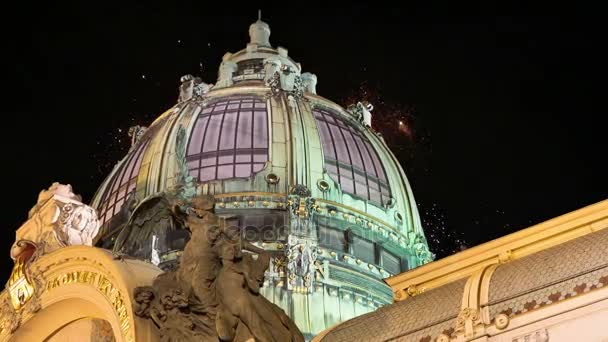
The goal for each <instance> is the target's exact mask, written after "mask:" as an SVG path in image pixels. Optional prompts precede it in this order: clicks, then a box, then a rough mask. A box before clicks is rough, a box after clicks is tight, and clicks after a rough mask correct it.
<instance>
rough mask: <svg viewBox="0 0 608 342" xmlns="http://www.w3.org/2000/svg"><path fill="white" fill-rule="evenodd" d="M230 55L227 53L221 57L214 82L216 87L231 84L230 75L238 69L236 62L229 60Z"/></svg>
mask: <svg viewBox="0 0 608 342" xmlns="http://www.w3.org/2000/svg"><path fill="white" fill-rule="evenodd" d="M230 56H232V55H231V54H230V53H227V54H225V55H224V57H223V58H222V63H221V64H220V70H219V75H218V78H217V83H216V84H215V86H216V87H217V88H225V87H230V86H231V85H232V76H233V75H234V73H235V72H236V70H237V69H238V66H237V64H236V62H234V61H231V60H230Z"/></svg>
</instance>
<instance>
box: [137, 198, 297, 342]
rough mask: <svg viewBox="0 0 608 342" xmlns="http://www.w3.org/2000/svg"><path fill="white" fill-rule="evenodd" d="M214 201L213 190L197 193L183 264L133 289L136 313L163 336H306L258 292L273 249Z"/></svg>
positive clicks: (293, 338)
mask: <svg viewBox="0 0 608 342" xmlns="http://www.w3.org/2000/svg"><path fill="white" fill-rule="evenodd" d="M213 207H214V199H213V197H212V196H205V197H196V198H194V199H193V203H192V205H191V206H190V207H189V208H188V210H187V212H188V217H187V221H186V222H187V226H188V228H189V229H190V231H191V240H190V241H189V242H188V244H187V245H186V248H185V249H184V254H183V257H182V260H181V264H180V266H179V268H178V269H177V270H175V271H170V272H166V273H163V274H161V275H160V276H158V277H157V278H156V279H155V281H154V284H153V285H152V286H151V287H139V288H136V289H135V292H134V297H135V301H136V304H135V307H134V311H135V313H136V314H137V315H138V316H140V317H144V318H149V319H151V320H152V321H153V322H154V323H155V324H156V326H158V328H159V330H160V338H161V341H198V340H218V339H221V340H228V341H230V340H233V341H245V340H249V339H252V340H259V341H298V342H299V341H304V338H303V336H302V334H301V333H300V332H299V330H298V329H297V327H296V326H295V324H294V323H293V322H292V321H291V320H290V319H289V318H288V317H287V315H286V314H285V313H284V312H283V311H282V310H281V309H280V308H279V307H278V306H276V305H274V304H272V303H271V302H269V301H268V300H267V299H265V298H264V297H263V296H262V295H261V294H260V293H259V290H260V287H261V285H262V284H263V281H264V272H265V270H266V268H267V267H268V265H269V261H270V254H269V252H266V251H264V250H263V249H260V248H257V247H255V246H253V245H252V244H250V243H249V242H247V241H244V240H241V238H240V234H239V232H238V228H236V227H232V226H230V225H228V224H227V222H226V221H225V220H222V219H220V218H219V217H218V216H216V215H214V214H213V213H212V212H211V210H212V209H213ZM243 250H244V251H243Z"/></svg>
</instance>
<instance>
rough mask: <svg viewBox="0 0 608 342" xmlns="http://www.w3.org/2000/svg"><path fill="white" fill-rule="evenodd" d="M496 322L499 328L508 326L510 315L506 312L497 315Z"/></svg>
mask: <svg viewBox="0 0 608 342" xmlns="http://www.w3.org/2000/svg"><path fill="white" fill-rule="evenodd" d="M494 324H495V325H496V328H497V329H499V330H502V329H504V328H506V327H507V326H508V325H509V316H507V315H505V314H500V315H498V316H496V318H494Z"/></svg>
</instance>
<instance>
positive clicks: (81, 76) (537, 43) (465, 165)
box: [0, 1, 608, 281]
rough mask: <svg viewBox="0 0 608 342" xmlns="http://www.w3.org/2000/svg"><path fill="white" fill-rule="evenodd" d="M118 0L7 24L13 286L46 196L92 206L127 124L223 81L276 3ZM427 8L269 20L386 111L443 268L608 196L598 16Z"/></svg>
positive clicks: (338, 90) (328, 85)
mask: <svg viewBox="0 0 608 342" xmlns="http://www.w3.org/2000/svg"><path fill="white" fill-rule="evenodd" d="M104 3H105V2H94V5H95V7H93V6H92V5H91V4H93V3H91V4H89V3H87V4H72V5H70V6H68V5H66V4H63V5H56V4H50V3H47V4H44V5H35V6H34V5H32V4H30V3H28V4H26V5H29V6H30V7H29V8H27V9H25V8H23V9H15V10H11V11H5V14H10V15H9V17H12V18H13V19H15V21H16V22H18V23H19V24H18V25H14V26H11V25H8V27H7V28H6V29H3V31H4V35H6V36H7V38H6V39H4V42H3V46H4V47H5V48H6V47H8V48H7V49H5V51H4V53H3V55H4V56H3V57H4V58H8V61H7V62H4V63H3V64H4V66H5V68H6V72H5V73H4V75H3V77H2V79H3V83H4V84H5V87H7V88H8V91H5V92H4V94H3V97H4V96H6V98H5V99H4V101H3V106H2V107H3V109H2V111H3V115H2V117H3V127H4V134H2V146H3V147H4V152H5V157H4V163H3V165H4V167H3V168H2V170H3V177H4V180H5V184H8V189H7V190H8V191H6V192H5V201H4V203H6V204H4V208H3V214H2V218H1V226H2V227H3V229H2V232H3V233H2V234H3V235H2V238H1V239H0V251H3V253H4V257H2V258H0V260H2V261H0V266H1V268H0V280H2V281H4V280H5V279H6V278H7V277H8V274H9V272H10V268H11V267H12V262H11V260H10V258H9V248H10V245H11V244H12V243H13V241H14V231H15V230H16V229H17V228H18V227H19V226H20V225H21V224H22V223H23V222H24V221H25V220H26V218H27V213H28V210H29V209H30V208H31V207H32V206H33V205H34V204H35V203H36V198H37V196H38V193H39V191H40V190H42V189H45V188H47V187H48V186H50V185H51V183H52V182H54V181H59V182H61V183H69V184H72V186H73V187H74V189H75V191H76V192H77V193H79V194H81V195H82V196H83V198H84V199H85V201H87V202H88V201H89V200H90V199H91V197H92V196H93V194H94V192H95V190H96V188H97V186H98V185H99V184H101V182H102V180H103V179H104V177H105V175H107V174H108V173H109V171H110V170H111V168H112V167H113V165H114V163H115V162H116V161H118V160H119V159H120V158H122V157H123V156H124V154H125V152H126V151H127V149H128V147H129V138H128V137H127V131H128V128H129V127H130V126H133V125H136V124H141V125H148V124H149V123H150V122H151V121H152V120H153V119H154V118H155V117H156V116H158V115H159V114H160V113H162V112H163V111H165V110H166V109H167V108H169V107H171V106H172V105H173V104H174V103H175V102H176V99H177V94H178V85H179V77H180V76H182V75H184V74H187V73H191V74H195V75H199V76H202V78H203V80H204V81H205V82H208V83H215V80H216V76H217V67H218V66H219V63H220V61H221V57H222V55H223V54H224V53H225V52H227V51H230V52H236V51H238V50H240V49H242V48H244V47H245V45H246V43H247V41H248V34H247V30H248V27H249V25H250V24H251V23H252V22H253V21H254V20H255V19H256V18H257V8H258V7H257V6H262V5H258V4H253V5H251V6H242V5H238V6H237V5H235V4H231V5H230V6H228V7H226V8H212V7H210V6H209V2H207V1H196V2H193V3H192V4H186V3H185V2H183V1H180V2H179V4H173V3H172V2H167V1H165V2H164V3H163V6H158V7H153V6H148V5H146V6H144V5H140V6H137V5H129V4H125V3H122V4H121V5H120V7H118V6H117V7H111V6H110V5H104ZM252 3H253V2H252ZM421 3H425V2H421ZM88 6H91V7H88ZM428 6H429V5H428V4H425V5H419V4H413V3H411V4H410V5H407V6H406V7H403V8H389V7H387V6H379V7H366V6H363V5H361V6H359V5H357V6H354V5H352V4H351V5H348V7H337V6H336V7H335V8H327V7H321V6H317V4H314V3H304V2H298V3H294V7H293V8H291V6H288V5H278V6H272V7H271V6H262V10H263V12H262V17H263V20H264V21H266V22H268V23H269V24H270V27H271V30H272V35H271V37H270V40H271V43H272V44H273V45H274V46H275V47H276V46H278V45H280V46H284V47H286V48H287V49H288V50H289V55H290V56H292V57H293V58H294V59H295V60H296V61H298V62H300V63H301V64H302V67H303V70H304V71H308V72H313V73H315V74H317V76H318V80H319V81H318V86H317V90H318V93H319V94H320V95H322V96H324V97H327V98H329V99H332V100H334V101H336V102H338V103H340V104H342V105H348V104H349V102H350V101H351V100H352V99H354V98H366V99H369V100H370V101H371V102H372V103H373V104H374V105H375V109H374V112H373V113H374V120H375V121H374V126H375V128H376V129H378V130H379V131H381V132H382V133H383V135H384V136H385V138H386V141H387V143H388V144H389V146H390V147H391V148H392V149H393V151H394V152H395V154H396V155H397V157H398V158H399V160H400V161H401V163H402V165H403V167H404V169H405V171H406V173H407V175H408V178H409V181H410V183H411V185H412V187H413V190H414V195H415V197H416V199H417V201H418V204H419V209H420V213H421V216H422V218H423V221H424V223H425V231H426V234H427V238H428V240H429V243H430V246H431V249H432V250H433V251H434V252H435V253H437V255H438V257H444V256H447V255H449V254H451V253H453V252H455V251H457V250H460V249H463V248H467V247H472V246H475V245H477V244H480V243H482V242H485V241H489V240H491V239H494V238H497V237H500V236H503V235H506V234H508V233H511V232H514V231H517V230H519V229H522V228H526V227H528V226H531V225H533V224H535V223H539V222H542V221H544V220H547V219H550V218H552V217H555V216H558V215H561V214H564V213H567V212H569V211H572V210H575V209H578V208H581V207H583V206H586V205H589V204H592V203H595V202H597V201H600V200H603V199H606V198H608V177H606V176H605V174H606V170H607V168H606V159H607V154H608V153H607V152H606V151H607V150H608V144H607V142H606V141H607V139H606V133H607V131H608V129H607V126H606V125H605V124H604V123H605V122H606V119H605V116H606V110H605V108H606V104H605V101H604V100H603V98H605V96H604V92H605V89H606V86H605V82H606V78H605V77H604V76H603V75H604V73H605V64H606V62H605V61H606V58H605V56H604V55H603V53H602V52H601V50H603V45H605V43H604V42H605V36H604V35H603V33H602V28H603V27H601V26H602V25H603V24H602V23H603V21H604V18H602V17H600V16H599V15H600V14H601V13H600V11H598V10H596V9H593V8H583V6H582V5H581V7H580V8H576V7H575V6H576V4H575V3H574V2H571V3H569V4H568V6H567V7H566V6H564V7H562V8H559V7H557V6H558V5H557V4H556V3H555V2H554V3H550V5H549V4H547V5H546V6H545V5H537V6H538V7H537V8H530V7H500V6H497V5H488V4H484V5H481V6H480V5H479V4H477V5H476V6H470V7H467V6H465V5H463V4H461V3H460V2H454V3H453V4H451V5H446V4H444V5H439V4H437V5H435V7H428ZM594 13H598V14H597V16H595V14H594ZM7 23H8V22H7ZM7 23H4V25H7ZM7 75H8V77H7ZM400 121H401V124H400V123H399V122H400ZM5 189H6V187H5Z"/></svg>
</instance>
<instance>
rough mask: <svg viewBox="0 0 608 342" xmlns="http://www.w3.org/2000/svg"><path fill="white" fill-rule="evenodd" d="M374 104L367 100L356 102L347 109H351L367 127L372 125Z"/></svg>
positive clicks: (356, 117)
mask: <svg viewBox="0 0 608 342" xmlns="http://www.w3.org/2000/svg"><path fill="white" fill-rule="evenodd" d="M373 109H374V106H373V105H372V104H371V103H369V102H367V101H362V102H357V103H356V104H351V105H350V106H348V108H347V111H349V112H350V113H351V114H352V115H353V116H354V117H355V119H357V120H358V121H360V122H361V123H363V125H365V126H366V127H372V110H373Z"/></svg>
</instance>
